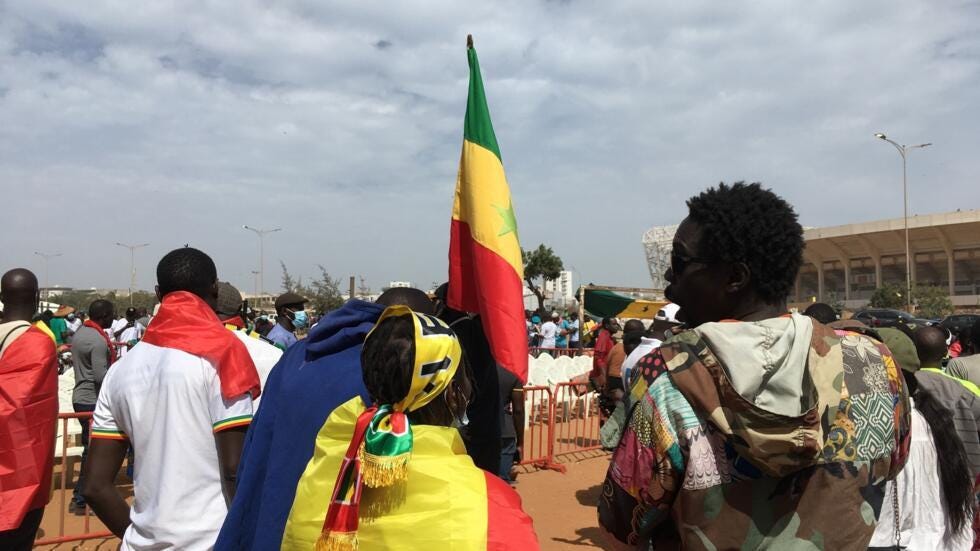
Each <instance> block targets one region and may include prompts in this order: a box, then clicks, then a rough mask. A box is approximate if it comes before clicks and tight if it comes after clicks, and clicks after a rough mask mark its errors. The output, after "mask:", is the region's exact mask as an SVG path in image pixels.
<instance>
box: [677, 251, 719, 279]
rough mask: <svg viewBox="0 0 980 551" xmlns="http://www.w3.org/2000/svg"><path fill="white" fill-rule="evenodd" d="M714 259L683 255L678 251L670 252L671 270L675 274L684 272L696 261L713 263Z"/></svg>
mask: <svg viewBox="0 0 980 551" xmlns="http://www.w3.org/2000/svg"><path fill="white" fill-rule="evenodd" d="M712 262H713V261H712V260H709V259H707V258H700V257H697V256H687V255H683V254H681V253H679V252H677V251H671V252H670V271H671V272H673V273H674V275H680V274H682V273H684V270H686V269H687V267H688V266H689V265H691V264H694V263H699V264H711V263H712Z"/></svg>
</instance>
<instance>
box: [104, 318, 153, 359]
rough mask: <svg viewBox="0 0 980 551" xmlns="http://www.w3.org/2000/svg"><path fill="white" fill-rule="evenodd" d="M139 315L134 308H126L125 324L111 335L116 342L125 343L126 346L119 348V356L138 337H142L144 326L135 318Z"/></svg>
mask: <svg viewBox="0 0 980 551" xmlns="http://www.w3.org/2000/svg"><path fill="white" fill-rule="evenodd" d="M137 317H139V313H138V312H137V311H136V308H133V307H132V306H130V307H129V308H127V309H126V317H125V318H124V319H125V320H126V325H123V326H122V327H121V328H119V330H118V331H113V332H112V336H113V338H114V339H115V340H116V342H121V343H125V344H126V346H125V347H123V348H121V349H120V350H119V357H122V356H124V355H125V354H126V352H127V351H128V350H129V349H130V348H132V347H133V346H135V345H136V343H137V342H139V340H140V339H142V338H143V332H144V331H146V327H144V326H143V325H141V324H140V322H138V321H137V320H136V318H137Z"/></svg>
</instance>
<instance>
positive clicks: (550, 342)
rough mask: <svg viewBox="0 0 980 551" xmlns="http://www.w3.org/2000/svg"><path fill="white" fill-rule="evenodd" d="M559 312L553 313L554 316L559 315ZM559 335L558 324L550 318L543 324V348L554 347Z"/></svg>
mask: <svg viewBox="0 0 980 551" xmlns="http://www.w3.org/2000/svg"><path fill="white" fill-rule="evenodd" d="M557 314H558V313H557V312H555V313H554V314H552V318H554V317H556V316H557ZM557 336H558V324H556V323H555V322H554V320H553V319H550V320H548V321H546V322H544V323H542V324H541V348H554V347H555V338H556V337H557Z"/></svg>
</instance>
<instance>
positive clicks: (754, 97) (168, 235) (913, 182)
mask: <svg viewBox="0 0 980 551" xmlns="http://www.w3.org/2000/svg"><path fill="white" fill-rule="evenodd" d="M654 4H658V5H654ZM691 4H694V3H692V2H682V3H676V2H675V3H654V2H647V1H636V2H603V3H595V2H577V1H570V2H569V1H565V2H532V1H527V0H523V1H512V2H493V3H490V2H479V3H474V2H467V3H463V2H407V1H406V2H371V3H368V2H351V3H349V4H338V3H332V2H322V1H310V2H298V1H296V2H288V1H287V2H244V1H241V2H233V3H217V2H202V1H187V2H184V1H180V0H174V1H168V2H138V3H132V2H128V1H121V0H120V1H104V2H98V1H94V0H92V1H86V2H61V1H42V0H24V1H17V0H0V192H2V195H0V196H2V201H0V209H2V219H3V225H4V229H5V231H3V232H2V233H0V270H6V269H8V268H11V267H14V266H27V267H30V268H33V269H34V270H35V271H37V272H38V274H39V275H40V274H42V273H43V264H42V261H41V259H40V258H39V257H37V256H35V254H34V252H35V251H42V252H60V253H63V256H61V257H58V258H56V259H53V260H51V275H50V279H51V283H52V284H61V285H69V286H86V287H87V286H99V287H122V288H124V287H126V286H127V285H128V281H129V275H128V269H129V254H128V252H127V251H126V250H124V249H121V248H119V247H117V246H115V245H114V243H115V242H117V241H123V242H130V243H139V242H148V243H150V244H151V245H150V246H149V247H148V248H146V249H143V250H141V251H140V252H139V253H138V256H137V258H138V262H137V270H138V272H139V286H140V287H142V288H150V287H151V286H152V284H153V278H152V271H153V268H154V266H155V264H156V261H157V260H158V259H159V257H160V256H161V255H163V254H164V253H166V252H167V251H168V250H170V249H172V248H174V247H177V246H180V245H183V244H184V243H190V244H191V245H193V246H197V247H199V248H201V249H203V250H205V251H207V252H208V253H210V254H211V255H212V256H213V257H214V258H215V260H216V262H217V264H218V267H219V275H220V276H221V277H222V279H228V280H230V281H232V282H233V283H235V284H236V285H238V286H239V287H241V288H242V289H243V290H244V291H251V289H252V287H253V279H252V274H251V271H252V270H254V269H256V267H257V264H258V259H257V257H258V240H257V238H256V237H255V236H254V235H253V234H251V233H248V232H246V231H244V230H243V229H242V228H241V226H242V224H243V223H247V224H251V225H255V226H259V227H274V226H281V227H282V228H283V230H282V232H279V233H276V234H273V235H270V236H269V237H268V238H267V240H266V277H265V280H266V288H267V290H270V291H273V290H275V289H276V288H277V287H278V283H279V274H280V270H279V266H278V261H279V260H280V259H281V260H282V261H284V262H285V263H286V264H287V266H288V267H289V268H290V270H291V271H292V272H293V273H294V275H301V276H304V277H309V276H312V275H314V274H316V273H317V269H316V266H317V265H318V264H322V265H324V266H325V267H326V268H327V269H328V270H329V271H330V272H331V273H332V274H334V275H335V276H343V277H344V279H345V281H346V276H348V275H363V276H364V277H365V278H366V280H367V282H368V283H369V284H370V285H371V286H373V287H375V288H379V287H381V286H382V285H385V284H387V282H388V281H390V280H410V281H413V282H415V283H416V284H417V285H419V286H422V287H428V286H429V285H430V284H431V283H432V282H434V281H441V280H443V279H445V277H446V269H447V266H446V263H447V261H446V256H447V250H448V229H449V219H450V210H451V206H452V205H451V203H452V191H453V187H454V185H455V177H456V170H457V164H458V160H459V152H460V146H461V139H462V117H463V112H464V109H465V101H466V85H467V67H466V55H465V49H464V46H465V37H466V34H467V33H472V34H473V35H474V37H475V41H476V46H477V50H478V51H479V54H480V61H481V65H482V68H483V74H484V79H485V83H486V88H487V94H488V99H489V103H490V110H491V115H492V117H493V121H494V126H495V128H496V133H497V138H498V141H499V143H500V149H501V153H502V156H503V160H504V166H505V168H506V171H507V176H508V180H509V181H510V185H511V190H512V193H513V196H514V207H515V210H516V211H517V215H518V220H519V224H520V235H521V238H522V241H523V245H524V246H525V248H530V247H534V246H536V245H537V244H539V243H545V244H548V245H550V246H552V247H553V248H554V249H555V251H556V252H558V253H559V254H560V255H561V256H562V258H563V259H564V260H565V263H566V265H567V266H572V267H573V268H574V270H575V277H576V284H577V283H578V282H580V281H582V280H585V281H594V282H597V283H606V284H611V285H631V286H633V285H636V286H645V285H649V282H650V279H649V275H648V273H647V269H646V263H645V260H644V253H643V249H642V246H641V244H640V238H641V236H642V234H643V232H644V230H646V229H647V228H649V227H651V226H655V225H666V224H673V223H677V222H678V221H680V219H682V218H683V217H684V214H685V207H684V200H685V199H686V198H687V197H688V196H690V195H692V194H694V193H696V192H697V191H699V190H701V189H703V188H705V187H707V186H710V185H713V184H715V183H717V182H719V181H722V180H724V181H733V180H740V179H745V180H753V181H762V182H763V183H765V184H767V185H768V186H770V187H772V188H773V189H775V190H776V191H777V192H778V193H780V194H782V195H784V196H785V197H787V198H788V199H789V200H790V201H791V202H792V203H793V204H795V205H796V207H797V209H798V212H799V214H800V217H801V220H802V221H803V223H804V224H805V225H810V226H822V225H834V224H842V223H848V222H856V221H867V220H875V219H881V218H890V217H894V216H900V215H901V211H902V199H901V162H900V157H899V155H898V154H897V152H896V151H895V150H894V149H892V148H891V147H890V146H888V144H886V143H883V142H880V141H878V140H875V139H874V138H873V137H872V134H873V133H874V132H876V131H882V132H885V133H887V134H889V136H893V137H894V138H895V139H897V140H899V141H902V142H905V143H919V142H924V141H930V142H933V143H934V144H935V145H934V146H933V147H931V148H929V149H926V150H922V151H918V150H917V151H915V152H914V154H913V155H912V157H911V162H910V165H909V181H910V186H911V187H910V195H911V201H912V210H913V212H915V213H933V212H942V211H949V210H955V209H957V208H977V207H980V185H978V184H980V181H978V178H977V174H978V173H980V155H978V154H977V151H978V146H980V3H978V2H976V1H975V0H974V1H968V2H939V3H936V2H894V1H885V0H873V1H864V2H806V3H800V2H784V1H769V2H764V1H759V2H751V3H737V2H710V3H703V4H701V5H699V6H693V5H691ZM229 6H234V8H229Z"/></svg>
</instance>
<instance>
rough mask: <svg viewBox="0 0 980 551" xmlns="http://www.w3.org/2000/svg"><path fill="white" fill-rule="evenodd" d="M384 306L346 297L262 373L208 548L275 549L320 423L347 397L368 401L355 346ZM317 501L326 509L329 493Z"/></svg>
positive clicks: (227, 550) (223, 550)
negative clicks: (230, 488)
mask: <svg viewBox="0 0 980 551" xmlns="http://www.w3.org/2000/svg"><path fill="white" fill-rule="evenodd" d="M384 309H385V308H384V306H382V305H380V304H375V303H373V302H364V301H361V300H357V299H354V300H349V301H347V302H346V303H345V304H344V305H343V306H341V307H340V308H339V309H337V310H334V311H332V312H330V313H328V314H327V315H326V316H325V317H324V318H323V319H322V320H320V323H318V324H316V326H315V327H313V328H311V329H310V334H309V336H308V337H307V338H305V339H302V340H301V341H299V342H298V343H296V345H295V346H291V347H290V348H289V350H287V351H286V352H285V354H283V356H282V358H281V359H280V360H279V363H278V364H276V367H275V368H274V369H273V370H272V372H271V373H270V374H269V378H268V379H267V380H266V383H265V387H264V388H263V389H262V400H261V401H260V403H259V408H258V411H257V412H256V413H255V417H254V418H253V419H252V424H251V426H249V429H248V435H247V436H246V437H245V449H244V450H242V460H241V464H240V465H241V466H240V467H239V469H238V488H237V490H236V491H235V499H234V500H233V501H232V503H231V508H230V509H229V510H228V516H227V517H225V523H224V526H222V528H221V533H220V534H219V535H218V540H217V542H215V546H214V548H215V551H266V550H268V549H277V548H278V547H279V544H280V542H281V541H282V532H283V528H284V527H285V526H286V519H287V517H288V516H289V509H290V508H291V507H292V505H293V499H294V498H295V496H296V484H297V483H298V482H299V479H300V477H301V476H302V475H303V469H305V468H306V465H307V463H309V462H310V458H312V457H313V451H314V444H315V443H316V435H317V433H318V432H319V431H320V428H321V427H323V423H324V421H326V420H327V417H329V416H330V413H331V412H333V411H334V410H335V409H337V408H338V407H339V406H341V405H342V404H343V403H344V402H346V401H348V400H350V399H351V398H353V397H355V396H361V397H363V398H364V400H370V396H369V395H368V392H367V390H366V389H365V388H364V382H363V380H362V377H361V348H362V344H363V342H364V338H365V337H366V336H367V334H368V332H370V331H371V329H372V328H374V325H375V324H376V323H377V321H378V318H379V317H381V313H382V312H384ZM331 482H332V481H331ZM323 499H324V510H326V503H327V501H329V500H330V496H329V495H327V496H324V498H323ZM321 521H322V519H321Z"/></svg>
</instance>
